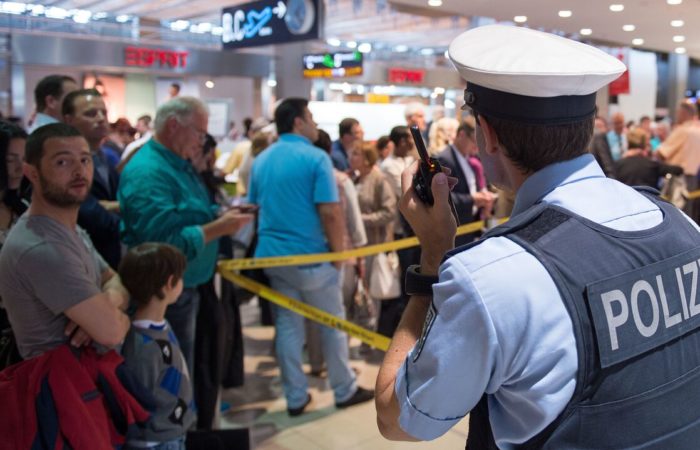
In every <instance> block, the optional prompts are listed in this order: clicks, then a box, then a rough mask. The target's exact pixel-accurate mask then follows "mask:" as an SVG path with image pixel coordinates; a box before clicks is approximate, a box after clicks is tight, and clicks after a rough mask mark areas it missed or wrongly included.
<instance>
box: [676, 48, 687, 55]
mask: <svg viewBox="0 0 700 450" xmlns="http://www.w3.org/2000/svg"><path fill="white" fill-rule="evenodd" d="M674 52H676V53H677V54H679V55H684V54H685V47H676V49H675V50H674Z"/></svg>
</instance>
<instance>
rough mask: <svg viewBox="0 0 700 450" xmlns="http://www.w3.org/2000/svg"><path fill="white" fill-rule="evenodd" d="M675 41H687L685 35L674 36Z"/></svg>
mask: <svg viewBox="0 0 700 450" xmlns="http://www.w3.org/2000/svg"><path fill="white" fill-rule="evenodd" d="M673 42H685V36H673Z"/></svg>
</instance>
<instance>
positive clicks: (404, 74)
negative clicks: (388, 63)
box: [389, 67, 425, 84]
mask: <svg viewBox="0 0 700 450" xmlns="http://www.w3.org/2000/svg"><path fill="white" fill-rule="evenodd" d="M424 79H425V70H417V69H399V68H396V67H392V68H390V69H389V83H407V84H422V83H423V80H424Z"/></svg>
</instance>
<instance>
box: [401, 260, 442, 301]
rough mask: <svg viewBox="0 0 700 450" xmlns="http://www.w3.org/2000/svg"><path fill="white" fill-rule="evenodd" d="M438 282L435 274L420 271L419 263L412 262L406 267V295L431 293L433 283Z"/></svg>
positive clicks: (429, 294)
mask: <svg viewBox="0 0 700 450" xmlns="http://www.w3.org/2000/svg"><path fill="white" fill-rule="evenodd" d="M437 282H438V276H437V275H424V274H422V273H420V265H418V264H413V265H411V266H409V267H408V269H406V280H405V284H404V287H405V291H406V294H408V295H428V296H432V295H433V284H435V283H437Z"/></svg>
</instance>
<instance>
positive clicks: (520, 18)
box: [513, 16, 527, 23]
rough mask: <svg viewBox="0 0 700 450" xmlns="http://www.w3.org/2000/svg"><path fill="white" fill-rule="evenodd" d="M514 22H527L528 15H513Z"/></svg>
mask: <svg viewBox="0 0 700 450" xmlns="http://www.w3.org/2000/svg"><path fill="white" fill-rule="evenodd" d="M513 22H515V23H525V22H527V16H515V17H513Z"/></svg>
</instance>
